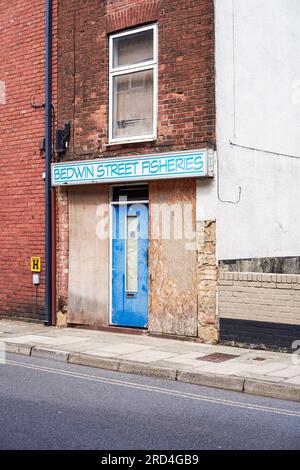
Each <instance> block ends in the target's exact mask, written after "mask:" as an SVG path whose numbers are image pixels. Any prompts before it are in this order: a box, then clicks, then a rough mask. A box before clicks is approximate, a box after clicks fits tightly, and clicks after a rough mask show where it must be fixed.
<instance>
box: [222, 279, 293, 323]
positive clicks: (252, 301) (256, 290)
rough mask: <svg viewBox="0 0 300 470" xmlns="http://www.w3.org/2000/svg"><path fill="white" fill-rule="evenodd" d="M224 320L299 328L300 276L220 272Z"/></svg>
mask: <svg viewBox="0 0 300 470" xmlns="http://www.w3.org/2000/svg"><path fill="white" fill-rule="evenodd" d="M219 307H220V317H221V318H231V319H238V320H251V321H260V322H272V323H285V324H291V325H300V276H299V275H286V274H262V273H240V272H227V273H226V272H221V273H220V287H219Z"/></svg>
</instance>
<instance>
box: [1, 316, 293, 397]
mask: <svg viewBox="0 0 300 470" xmlns="http://www.w3.org/2000/svg"><path fill="white" fill-rule="evenodd" d="M0 341H1V342H2V344H3V345H4V347H5V350H6V351H7V352H11V353H16V354H21V355H25V356H26V355H27V356H35V357H40V358H45V359H51V360H55V361H61V362H69V363H72V364H78V365H83V366H91V367H97V368H100V369H107V370H112V371H119V372H125V373H131V374H139V375H145V376H156V377H160V378H165V379H170V380H176V381H178V382H186V383H191V384H198V385H204V386H208V387H216V388H221V389H226V390H232V391H238V392H245V393H249V394H254V395H262V396H267V397H274V398H280V399H285V400H293V401H300V356H299V355H292V354H287V353H275V352H270V351H257V350H250V349H241V348H234V347H228V346H221V345H207V344H199V343H194V342H187V341H179V340H173V339H166V338H157V337H151V336H148V335H147V334H140V335H130V334H123V333H118V332H104V331H91V330H82V329H73V328H68V329H60V328H56V327H45V326H43V325H41V324H37V323H27V322H22V321H12V320H6V319H1V320H0Z"/></svg>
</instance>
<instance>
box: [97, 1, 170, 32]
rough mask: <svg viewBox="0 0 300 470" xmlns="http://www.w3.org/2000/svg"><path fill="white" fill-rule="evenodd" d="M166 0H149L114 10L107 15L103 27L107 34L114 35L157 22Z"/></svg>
mask: <svg viewBox="0 0 300 470" xmlns="http://www.w3.org/2000/svg"><path fill="white" fill-rule="evenodd" d="M163 2H164V0H149V1H143V2H140V3H138V2H136V3H135V4H134V5H132V6H128V7H127V8H122V9H121V10H116V9H114V10H113V11H111V12H110V11H109V7H108V8H107V13H106V15H105V18H104V20H103V26H104V29H105V31H106V32H107V33H113V32H115V31H120V30H122V29H126V28H131V27H133V26H136V25H137V24H144V23H150V22H153V21H157V20H158V18H159V14H160V11H161V8H162V5H163Z"/></svg>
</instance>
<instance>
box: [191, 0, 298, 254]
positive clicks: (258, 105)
mask: <svg viewBox="0 0 300 470" xmlns="http://www.w3.org/2000/svg"><path fill="white" fill-rule="evenodd" d="M215 12H216V102H217V149H218V161H219V198H220V199H221V200H224V201H226V200H227V201H231V203H230V202H221V200H218V203H217V205H216V214H215V217H216V219H217V252H218V253H217V256H218V259H242V258H252V257H273V256H300V131H299V125H300V60H299V51H300V28H299V25H300V1H299V0H215ZM230 142H231V143H233V144H235V145H232V144H231V143H230ZM244 147H245V148H244ZM247 147H249V148H247ZM255 149H256V150H255ZM268 152H270V153H268ZM292 157H294V158H292ZM297 157H298V158H297ZM215 187H216V185H215ZM239 188H241V190H240V191H241V194H240V201H239V202H237V201H238V199H239ZM207 194H208V192H207V191H206V192H205V191H204V192H203V190H202V188H201V187H200V186H199V185H198V195H197V196H198V201H200V200H202V201H203V203H205V196H206V197H207V198H208V196H207ZM209 197H210V199H207V203H208V204H209V207H212V202H211V201H212V195H211V194H209ZM235 202H237V203H235ZM200 212H201V211H198V217H201V213H200Z"/></svg>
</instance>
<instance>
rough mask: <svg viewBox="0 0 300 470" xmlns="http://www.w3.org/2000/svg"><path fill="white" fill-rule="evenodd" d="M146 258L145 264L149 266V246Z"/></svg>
mask: <svg viewBox="0 0 300 470" xmlns="http://www.w3.org/2000/svg"><path fill="white" fill-rule="evenodd" d="M146 260H147V266H149V246H148V248H147V251H146Z"/></svg>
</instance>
